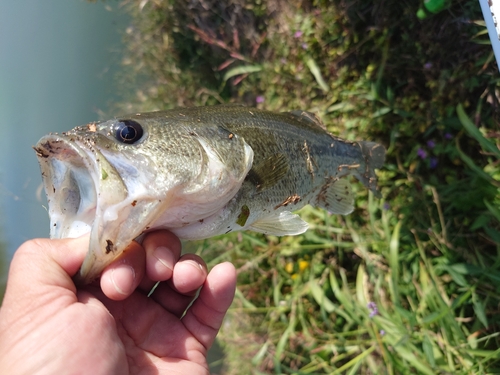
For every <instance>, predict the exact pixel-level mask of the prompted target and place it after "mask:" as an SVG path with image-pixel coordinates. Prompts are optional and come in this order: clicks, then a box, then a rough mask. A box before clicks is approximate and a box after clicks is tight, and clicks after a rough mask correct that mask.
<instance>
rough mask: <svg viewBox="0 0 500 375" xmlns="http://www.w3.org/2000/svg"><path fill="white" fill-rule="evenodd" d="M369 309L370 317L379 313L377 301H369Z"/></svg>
mask: <svg viewBox="0 0 500 375" xmlns="http://www.w3.org/2000/svg"><path fill="white" fill-rule="evenodd" d="M367 307H368V310H370V314H369V315H368V316H369V317H370V318H373V317H374V316H375V315H378V308H377V304H376V303H375V302H368V305H367Z"/></svg>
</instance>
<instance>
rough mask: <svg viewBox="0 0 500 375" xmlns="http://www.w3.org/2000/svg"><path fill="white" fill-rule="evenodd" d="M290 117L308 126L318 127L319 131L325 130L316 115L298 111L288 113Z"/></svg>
mask: <svg viewBox="0 0 500 375" xmlns="http://www.w3.org/2000/svg"><path fill="white" fill-rule="evenodd" d="M288 113H289V114H291V115H292V116H295V117H297V118H299V119H300V120H302V121H306V122H307V123H309V125H316V126H319V127H320V128H321V129H324V130H326V126H325V125H324V124H323V122H322V121H321V119H320V118H319V117H318V115H317V114H316V113H312V112H307V111H301V110H300V109H298V110H295V111H291V112H288Z"/></svg>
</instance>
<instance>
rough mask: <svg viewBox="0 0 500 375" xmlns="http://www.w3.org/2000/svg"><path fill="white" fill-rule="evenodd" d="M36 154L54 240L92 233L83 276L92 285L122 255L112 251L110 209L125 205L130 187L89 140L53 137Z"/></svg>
mask: <svg viewBox="0 0 500 375" xmlns="http://www.w3.org/2000/svg"><path fill="white" fill-rule="evenodd" d="M34 149H35V152H36V154H37V157H38V161H39V164H40V169H41V172H42V179H43V185H44V187H45V192H46V194H47V201H48V206H49V209H48V211H49V216H50V237H51V238H75V237H80V236H82V235H84V234H87V233H89V232H90V244H89V251H88V253H87V256H86V258H85V260H84V263H83V265H82V267H81V269H80V273H79V277H80V278H81V279H83V281H84V282H85V283H88V282H90V281H92V279H94V278H96V277H97V276H99V274H100V272H101V271H102V269H103V268H104V267H105V266H106V265H107V264H109V263H111V261H112V260H113V259H114V258H116V257H117V256H118V255H119V254H116V256H115V254H114V253H115V252H114V251H113V250H114V247H113V241H115V238H116V236H117V233H111V232H113V231H111V232H110V229H109V228H110V227H113V226H110V225H106V224H107V222H109V221H113V219H116V216H117V215H116V214H115V215H114V216H115V217H113V210H111V211H112V212H111V214H110V212H109V211H110V208H113V207H117V205H120V204H123V203H124V202H125V201H126V198H127V187H126V185H125V184H124V182H123V180H122V178H121V177H120V175H119V174H118V173H117V171H116V170H115V168H114V167H113V166H112V165H111V164H110V163H109V162H108V161H107V159H106V158H105V157H104V156H103V155H102V153H101V152H100V151H99V150H98V149H97V148H96V147H93V146H92V144H91V143H90V142H89V141H88V139H87V140H82V139H79V137H77V136H74V135H65V134H63V135H59V134H49V135H47V136H45V137H43V138H42V139H40V141H39V142H38V143H37V145H36V146H35V147H34ZM117 209H118V208H117ZM106 216H107V217H106ZM110 216H111V217H110ZM105 227H107V228H105ZM114 227H116V225H115V226H114ZM115 231H116V229H115Z"/></svg>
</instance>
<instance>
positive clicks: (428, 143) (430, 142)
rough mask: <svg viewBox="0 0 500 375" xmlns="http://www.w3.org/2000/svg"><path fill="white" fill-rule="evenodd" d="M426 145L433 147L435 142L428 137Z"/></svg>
mask: <svg viewBox="0 0 500 375" xmlns="http://www.w3.org/2000/svg"><path fill="white" fill-rule="evenodd" d="M427 147H429V148H434V147H436V142H434V141H433V140H432V139H429V140H428V141H427Z"/></svg>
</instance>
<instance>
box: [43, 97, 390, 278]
mask: <svg viewBox="0 0 500 375" xmlns="http://www.w3.org/2000/svg"><path fill="white" fill-rule="evenodd" d="M34 148H35V151H36V153H37V156H38V160H39V163H40V168H41V171H42V178H43V181H44V186H45V190H46V194H47V199H48V205H49V215H50V218H51V231H50V235H51V237H52V238H64V237H77V236H80V235H82V234H84V233H88V232H90V248H89V251H88V254H87V257H86V259H85V261H84V263H83V265H82V268H81V270H80V274H79V278H80V281H81V282H84V283H87V282H90V281H92V280H93V279H94V278H96V277H97V276H99V274H100V273H101V271H102V270H103V269H104V268H105V267H106V266H107V265H108V264H110V263H111V262H112V261H113V260H114V259H116V258H117V257H118V256H119V255H120V254H121V253H122V252H123V250H124V249H125V248H126V247H127V246H128V245H129V244H130V242H131V241H132V240H134V239H135V238H137V237H138V236H140V235H141V234H142V233H143V232H145V231H148V230H152V229H158V228H165V229H169V230H171V231H172V232H174V233H175V234H176V235H177V236H179V237H180V238H182V239H202V238H208V237H212V236H215V235H219V234H223V233H229V232H232V231H236V230H246V229H249V230H253V231H257V232H261V233H266V234H274V235H295V234H300V233H303V232H305V231H306V230H307V223H305V222H304V221H303V220H302V219H301V218H300V217H299V216H298V215H296V214H293V213H292V211H294V210H297V209H299V208H301V207H303V206H304V205H306V204H311V205H313V206H317V207H322V208H324V209H326V210H328V211H330V212H332V213H336V214H348V213H350V212H351V211H352V210H353V207H354V197H353V194H352V192H351V189H350V184H349V182H348V181H347V180H346V179H342V177H344V176H347V175H353V176H354V177H356V178H357V179H358V180H359V181H361V182H362V183H363V184H364V185H365V186H366V187H368V188H369V189H370V190H371V191H373V192H374V193H376V194H378V192H377V190H376V182H377V179H376V175H375V172H374V169H376V168H380V167H381V166H382V165H383V162H384V158H385V149H384V148H383V147H382V146H381V145H379V144H377V143H373V142H366V141H360V142H351V141H345V140H342V139H340V138H337V137H335V136H333V135H331V134H330V133H328V132H327V131H326V130H325V128H324V126H323V125H322V124H321V122H320V121H319V119H318V118H317V117H315V116H314V115H313V114H311V113H309V112H303V111H294V112H286V113H285V112H283V113H274V112H268V111H262V110H257V109H255V108H247V107H243V106H213V107H194V108H180V109H173V110H169V111H161V112H151V113H138V114H131V115H126V116H122V117H119V118H115V119H112V120H109V121H105V122H97V123H90V124H87V125H84V126H80V127H76V128H74V129H73V130H71V131H69V132H67V133H62V134H49V135H47V136H44V137H43V138H42V139H40V141H39V142H38V143H37V145H36V146H35V147H34Z"/></svg>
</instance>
